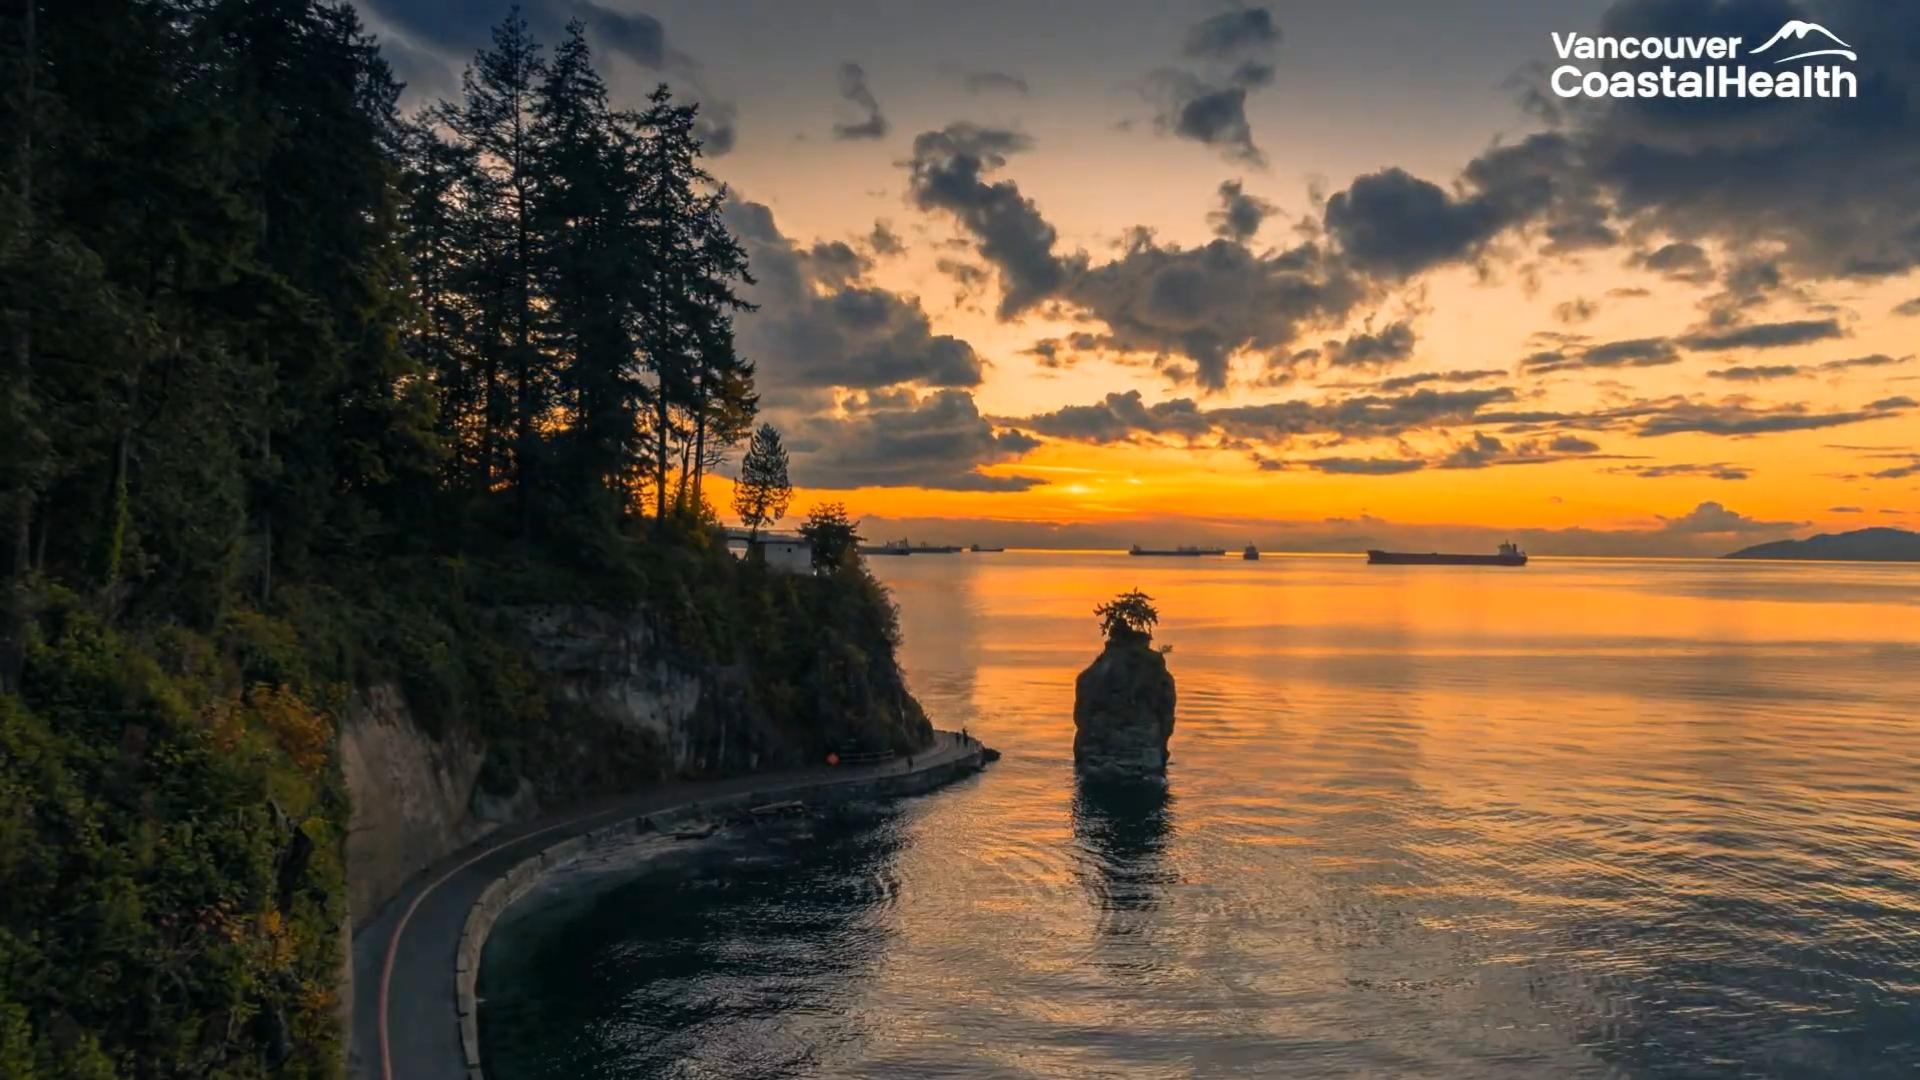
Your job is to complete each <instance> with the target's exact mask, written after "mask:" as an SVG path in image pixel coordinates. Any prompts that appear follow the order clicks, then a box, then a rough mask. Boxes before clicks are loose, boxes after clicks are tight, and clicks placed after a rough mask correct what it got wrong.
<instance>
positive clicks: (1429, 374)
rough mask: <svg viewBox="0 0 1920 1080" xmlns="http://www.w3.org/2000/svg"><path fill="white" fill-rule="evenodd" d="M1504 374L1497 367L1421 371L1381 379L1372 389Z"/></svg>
mask: <svg viewBox="0 0 1920 1080" xmlns="http://www.w3.org/2000/svg"><path fill="white" fill-rule="evenodd" d="M1505 374H1506V372H1504V371H1502V370H1500V369H1499V368H1481V369H1477V370H1473V371H1423V372H1421V373H1419V374H1417V375H1395V376H1394V377H1393V378H1391V379H1383V380H1382V381H1381V382H1380V383H1379V384H1378V385H1376V386H1375V387H1374V389H1376V390H1383V391H1388V392H1391V391H1395V390H1410V389H1412V388H1414V387H1416V386H1424V385H1426V384H1427V383H1435V382H1440V383H1469V382H1480V381H1482V380H1484V379H1497V378H1500V377H1501V376H1503V375H1505Z"/></svg>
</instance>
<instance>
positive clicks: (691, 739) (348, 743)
mask: <svg viewBox="0 0 1920 1080" xmlns="http://www.w3.org/2000/svg"><path fill="white" fill-rule="evenodd" d="M809 584H810V585H811V584H812V583H809ZM499 615H500V619H501V625H502V631H501V632H502V636H503V639H504V640H506V641H508V642H510V643H511V645H512V648H511V654H512V655H513V656H514V657H515V658H516V661H518V662H522V663H524V665H525V666H526V668H527V671H528V676H529V679H530V683H531V685H530V690H529V692H530V693H533V694H537V695H538V697H539V698H540V699H541V702H542V704H541V705H540V711H541V712H542V715H540V716H539V717H538V718H537V719H535V720H533V721H524V720H523V721H522V722H521V723H520V725H519V727H518V729H514V728H508V727H503V726H502V725H499V724H494V725H486V724H482V723H473V722H467V723H456V724H449V725H444V726H443V730H440V731H438V732H437V733H430V729H429V726H428V725H423V724H421V723H418V722H416V719H415V717H414V716H413V715H411V714H410V712H409V709H408V706H407V702H406V700H405V698H404V696H403V695H402V694H401V693H400V692H399V691H398V690H397V689H395V688H394V687H393V686H391V685H381V686H375V687H373V688H371V689H369V690H366V691H364V692H361V693H359V694H357V695H355V698H354V700H353V702H352V703H351V707H350V708H349V710H348V715H347V716H346V718H345V721H344V723H343V724H342V727H341V733H340V757H341V766H342V771H343V773H344V775H345V778H346V782H347V786H348V790H349V794H350V796H351V799H352V808H353V809H352V820H351V825H350V828H349V831H348V838H347V844H346V848H347V854H346V858H347V865H348V882H349V902H350V907H351V911H352V915H353V920H354V923H355V924H356V925H358V924H361V923H363V922H365V921H366V920H367V919H369V918H371V917H372V916H373V915H374V914H376V913H377V912H378V911H379V910H380V908H381V906H382V905H384V904H385V903H386V901H387V900H388V899H390V898H391V897H392V896H393V895H394V894H395V893H396V892H398V891H399V889H400V888H401V887H402V886H403V885H404V884H405V883H406V881H407V880H408V879H409V878H410V877H411V876H412V875H414V874H416V873H418V872H419V871H421V870H422V869H425V868H426V867H428V866H430V865H432V864H433V863H435V862H437V861H438V860H439V859H441V858H444V857H445V856H446V855H448V854H450V853H451V852H453V851H455V850H458V849H459V848H461V847H463V846H465V845H467V844H469V843H471V842H473V841H474V840H476V839H478V838H479V837H481V836H483V835H485V834H486V833H487V832H488V831H490V830H492V829H494V828H497V827H498V826H499V825H501V824H504V823H508V822H512V821H517V820H524V819H526V818H529V817H532V816H535V815H536V814H538V813H539V812H541V811H542V810H543V809H554V808H557V807H560V806H564V805H566V804H567V803H570V802H574V801H577V800H580V799H582V798H586V797H590V796H593V795H596V794H602V793H607V792H612V791H624V790H632V789H634V788H637V787H643V786H645V785H646V784H648V783H654V782H659V781H661V780H663V779H667V778H671V777H680V776H721V775H728V774H733V773H741V772H749V771H753V770H756V769H769V768H782V767H790V766H793V765H797V764H800V763H802V762H805V761H812V760H815V759H816V757H817V755H819V754H822V753H824V750H825V748H827V747H830V746H840V745H869V746H881V745H889V744H893V745H897V746H899V747H900V748H910V747H915V746H920V745H925V743H926V742H927V740H928V739H930V738H931V734H932V728H931V725H930V724H929V723H928V721H927V719H926V717H925V715H924V714H923V713H922V712H921V710H920V706H919V704H918V703H917V702H916V701H915V700H914V699H913V697H912V695H911V694H910V693H908V691H907V688H906V684H905V681H904V680H903V679H902V677H901V675H900V672H899V669H898V667H897V665H896V663H895V661H894V656H893V651H892V647H891V644H890V643H889V642H886V641H878V642H877V643H876V642H867V643H865V645H866V647H864V648H862V647H859V646H855V647H852V648H848V647H846V643H845V642H840V643H837V644H838V647H836V648H832V649H828V648H827V646H826V644H825V641H824V636H825V635H826V634H827V631H826V630H824V629H823V630H822V631H821V633H822V635H823V640H822V641H805V640H802V641H798V642H793V641H789V642H788V644H787V646H786V648H787V651H788V652H789V653H793V654H794V655H787V656H781V655H773V651H774V650H773V649H771V648H768V649H765V650H763V649H758V648H755V647H753V646H752V644H751V643H750V642H748V643H745V644H743V646H742V647H740V648H737V649H732V650H729V651H728V652H727V653H724V654H723V653H720V652H716V651H714V650H712V649H706V648H698V647H692V646H689V645H688V644H687V643H685V642H684V641H681V640H676V638H675V636H674V634H673V633H671V632H670V631H667V630H664V629H663V628H662V626H661V624H660V620H659V619H658V618H657V617H656V616H654V615H653V614H651V613H650V612H648V611H645V610H634V611H630V612H626V613H616V612H612V611H608V610H604V609H600V608H595V607H590V606H586V605H579V604H564V605H558V604H557V605H539V606H522V607H515V608H510V609H503V610H502V611H500V612H499ZM836 632H837V631H836ZM821 654H825V655H821ZM796 671H800V672H804V674H803V675H796V674H795V672H796Z"/></svg>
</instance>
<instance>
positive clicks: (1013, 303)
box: [907, 122, 1068, 319]
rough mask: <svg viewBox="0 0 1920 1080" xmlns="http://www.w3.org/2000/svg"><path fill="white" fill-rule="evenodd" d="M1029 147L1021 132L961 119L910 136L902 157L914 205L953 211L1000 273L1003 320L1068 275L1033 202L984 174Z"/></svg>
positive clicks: (1054, 235) (1012, 185) (1007, 182)
mask: <svg viewBox="0 0 1920 1080" xmlns="http://www.w3.org/2000/svg"><path fill="white" fill-rule="evenodd" d="M1031 145H1032V142H1031V140H1029V139H1028V138H1027V137H1026V136H1025V135H1021V134H1019V133H1018V132H1014V131H1007V130H1003V129H999V128H989V127H980V126H978V125H975V124H969V123H964V122H962V123H955V124H949V125H947V127H946V128H944V129H942V130H940V131H927V132H922V133H921V134H920V135H918V136H917V137H915V138H914V140H913V156H912V158H911V159H909V161H908V162H907V167H908V170H909V174H910V178H909V192H910V196H911V198H912V199H913V201H914V204H915V205H917V206H919V207H920V208H921V209H923V210H944V211H946V212H948V213H950V214H952V215H953V216H954V218H955V219H956V220H958V221H959V223H960V225H961V227H962V228H964V229H966V230H967V232H968V233H970V234H972V236H973V238H974V241H975V243H976V244H977V246H978V249H979V252H980V255H981V257H982V258H984V259H986V260H987V261H988V262H989V263H992V264H993V265H994V267H996V268H997V269H998V270H999V271H1000V281H1001V290H1002V292H1001V298H1000V317H1001V318H1003V319H1007V318H1012V317H1013V316H1015V315H1018V314H1020V313H1021V312H1023V311H1025V310H1027V309H1028V308H1030V307H1032V306H1034V305H1035V304H1038V303H1039V302H1040V301H1041V300H1044V299H1046V298H1047V297H1049V296H1051V295H1053V294H1054V293H1055V292H1057V291H1058V290H1059V289H1060V287H1061V286H1062V284H1063V283H1064V282H1065V281H1066V278H1067V271H1068V267H1067V266H1066V264H1065V263H1063V262H1062V260H1061V259H1060V258H1059V257H1057V256H1055V255H1054V253H1053V245H1054V241H1055V240H1056V238H1057V236H1058V234H1057V233H1055V231H1054V228H1053V226H1052V225H1049V224H1048V223H1047V221H1046V219H1045V218H1043V217H1041V216H1040V211H1039V209H1038V208H1037V207H1035V206H1034V204H1033V200H1032V199H1029V198H1027V197H1025V196H1023V195H1021V194H1020V188H1019V186H1018V185H1017V184H1015V183H1014V182H1013V181H1011V180H1001V181H999V182H997V183H988V182H987V181H986V180H985V179H984V175H985V174H986V173H989V172H992V171H993V170H995V169H998V168H1001V167H1002V166H1004V165H1005V164H1006V163H1007V156H1008V155H1009V154H1013V153H1015V152H1018V151H1020V150H1025V149H1027V148H1029V147H1030V146H1031Z"/></svg>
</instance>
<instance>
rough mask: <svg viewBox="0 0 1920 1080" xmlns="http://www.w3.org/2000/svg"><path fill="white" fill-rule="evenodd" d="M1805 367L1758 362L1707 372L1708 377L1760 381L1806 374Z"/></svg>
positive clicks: (1735, 380) (1736, 380)
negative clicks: (1756, 363) (1757, 363)
mask: <svg viewBox="0 0 1920 1080" xmlns="http://www.w3.org/2000/svg"><path fill="white" fill-rule="evenodd" d="M1806 371H1807V369H1806V368H1804V367H1802V366H1800V365H1799V364H1759V365H1752V366H1748V365H1736V366H1734V367H1730V368H1721V369H1719V370H1718V371H1709V372H1707V377H1708V378H1713V379H1726V380H1727V381H1729V382H1761V381H1763V380H1766V379H1787V378H1792V377H1793V376H1795V375H1804V374H1806Z"/></svg>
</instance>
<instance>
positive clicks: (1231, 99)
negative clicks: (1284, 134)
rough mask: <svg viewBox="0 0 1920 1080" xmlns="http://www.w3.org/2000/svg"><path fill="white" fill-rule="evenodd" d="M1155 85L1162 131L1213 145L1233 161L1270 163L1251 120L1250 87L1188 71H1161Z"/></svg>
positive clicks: (1257, 166)
mask: <svg viewBox="0 0 1920 1080" xmlns="http://www.w3.org/2000/svg"><path fill="white" fill-rule="evenodd" d="M1154 87H1155V90H1156V92H1157V93H1158V95H1159V97H1160V100H1161V105H1160V112H1159V114H1158V115H1157V116H1156V117H1155V118H1154V123H1155V125H1156V126H1158V127H1159V129H1160V130H1161V131H1164V132H1167V133H1169V134H1173V135H1177V136H1179V137H1180V138H1183V139H1192V140H1193V141H1194V142H1197V143H1203V144H1205V145H1207V146H1211V147H1213V148H1215V149H1216V150H1219V151H1220V152H1221V153H1222V154H1224V155H1226V157H1227V159H1228V160H1230V161H1238V162H1240V163H1242V164H1245V165H1252V166H1254V167H1256V168H1260V167H1264V166H1265V165H1266V163H1267V157H1266V155H1265V154H1264V153H1262V152H1261V150H1260V148H1259V147H1258V146H1256V145H1255V144H1254V141H1253V128H1252V126H1251V125H1249V124H1248V123H1247V89H1248V88H1247V87H1245V86H1236V85H1229V86H1216V85H1214V84H1212V83H1208V82H1205V81H1203V80H1201V79H1199V78H1196V77H1195V76H1193V75H1192V74H1191V73H1189V72H1185V71H1162V72H1160V73H1158V74H1157V75H1156V76H1155V77H1154Z"/></svg>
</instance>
